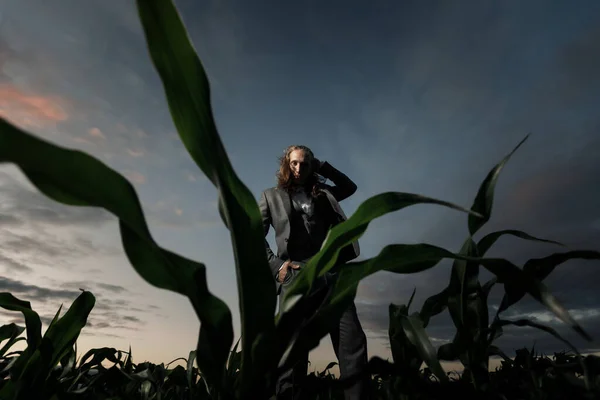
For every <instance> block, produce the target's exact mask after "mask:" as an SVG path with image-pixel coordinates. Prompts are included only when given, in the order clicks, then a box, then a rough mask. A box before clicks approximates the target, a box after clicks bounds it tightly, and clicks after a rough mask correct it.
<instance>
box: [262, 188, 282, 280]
mask: <svg viewBox="0 0 600 400" xmlns="http://www.w3.org/2000/svg"><path fill="white" fill-rule="evenodd" d="M258 208H259V209H260V215H261V217H262V224H263V230H264V232H265V250H266V252H267V260H268V261H269V267H271V273H272V274H273V277H274V278H275V280H277V275H278V274H279V269H280V268H281V266H282V265H283V263H284V262H285V261H284V260H282V259H280V258H278V257H277V256H276V255H275V254H274V253H273V250H271V247H270V246H269V242H268V241H267V239H266V236H267V234H268V233H269V227H270V226H271V225H272V223H273V221H272V219H271V210H270V209H269V203H268V202H267V197H266V196H265V192H262V194H261V195H260V199H259V201H258Z"/></svg>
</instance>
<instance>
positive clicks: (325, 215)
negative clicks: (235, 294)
mask: <svg viewBox="0 0 600 400" xmlns="http://www.w3.org/2000/svg"><path fill="white" fill-rule="evenodd" d="M279 161H280V167H279V171H278V172H277V186H276V187H273V188H270V189H267V190H265V191H264V192H263V193H262V194H261V197H260V200H259V202H258V204H259V208H260V211H261V214H262V221H263V227H264V231H265V236H266V235H267V233H268V232H269V226H273V228H274V229H275V238H276V243H277V255H275V254H274V253H273V251H272V250H271V248H270V247H269V243H268V242H267V240H266V239H265V248H266V251H267V256H268V260H269V265H270V267H271V271H272V273H273V277H274V279H275V280H276V281H277V290H278V294H279V296H280V298H279V309H280V310H281V306H282V299H283V296H284V294H285V291H286V288H287V287H289V285H290V284H291V283H292V282H293V280H294V278H295V276H296V275H297V274H298V273H301V269H302V267H303V266H304V264H305V263H306V262H307V261H308V259H310V258H311V257H312V256H314V255H315V254H316V253H317V252H318V251H319V250H320V248H321V245H322V243H323V241H324V240H325V237H326V235H327V232H328V230H329V229H330V228H331V227H332V226H334V225H335V224H337V223H339V222H341V221H343V220H345V215H344V212H343V211H342V209H341V207H340V205H339V203H338V202H340V201H342V200H344V199H346V198H348V197H349V196H351V195H352V194H354V192H355V191H356V184H354V182H352V180H350V179H349V178H348V177H347V176H346V175H344V174H343V173H341V172H340V171H338V170H337V169H335V168H334V167H332V166H331V165H330V164H329V163H327V162H320V161H319V160H318V159H316V158H315V157H314V155H313V153H312V151H311V150H310V149H309V148H308V147H306V146H299V145H294V146H290V147H288V148H287V149H286V150H285V152H284V155H283V156H282V157H281V158H280V159H279ZM319 175H321V176H322V177H324V178H328V179H330V180H331V181H332V182H333V183H334V184H335V186H330V185H326V184H325V183H324V181H325V180H324V179H323V178H321V176H319ZM358 255H359V248H358V243H353V244H352V245H349V246H346V247H345V248H344V249H342V251H341V252H340V256H339V259H338V263H337V264H336V266H338V265H341V264H343V263H344V262H346V261H349V260H351V259H354V258H356V257H358ZM329 276H330V277H331V276H333V277H334V279H335V272H334V273H333V274H330V275H329ZM329 284H331V282H329ZM330 336H331V342H332V344H333V348H334V351H335V354H336V356H337V358H338V361H339V366H340V372H341V378H344V377H352V376H355V375H357V374H360V373H362V372H364V371H365V370H366V366H367V340H366V336H365V333H364V331H363V329H362V327H361V324H360V321H359V320H358V316H357V313H356V306H355V305H354V303H352V304H351V306H350V307H349V308H348V309H347V310H346V311H345V312H344V314H343V315H342V317H341V318H340V321H339V323H335V324H334V328H333V329H332V331H330ZM307 370H308V353H306V357H302V359H301V360H299V361H298V363H297V364H296V365H295V366H294V367H293V368H292V369H291V370H289V371H287V372H286V373H284V374H282V375H281V376H280V377H279V379H278V381H277V385H276V395H277V398H278V399H282V398H301V396H302V395H301V393H302V382H303V380H304V378H305V377H306V375H307V372H308V371H307ZM344 394H345V398H346V400H350V399H364V398H366V397H367V378H366V377H365V378H364V379H361V380H358V381H357V382H356V383H355V384H353V385H352V386H351V387H349V388H347V389H345V391H344Z"/></svg>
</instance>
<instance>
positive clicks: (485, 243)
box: [477, 229, 564, 257]
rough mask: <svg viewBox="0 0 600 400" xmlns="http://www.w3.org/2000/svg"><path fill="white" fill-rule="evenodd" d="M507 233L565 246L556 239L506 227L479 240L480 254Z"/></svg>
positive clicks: (478, 248) (482, 254)
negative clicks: (539, 236) (544, 237)
mask: <svg viewBox="0 0 600 400" xmlns="http://www.w3.org/2000/svg"><path fill="white" fill-rule="evenodd" d="M505 235H511V236H515V237H518V238H521V239H525V240H532V241H534V242H542V243H550V244H555V245H557V246H564V244H562V243H560V242H556V241H554V240H548V239H541V238H538V237H535V236H531V235H530V234H528V233H526V232H523V231H519V230H516V229H506V230H502V231H496V232H491V233H488V234H487V235H485V236H484V237H483V238H481V240H479V242H477V251H478V252H479V256H480V257H483V256H484V255H485V253H487V252H488V250H489V249H490V248H491V247H492V246H493V245H494V243H496V241H497V240H498V239H500V238H501V237H502V236H505Z"/></svg>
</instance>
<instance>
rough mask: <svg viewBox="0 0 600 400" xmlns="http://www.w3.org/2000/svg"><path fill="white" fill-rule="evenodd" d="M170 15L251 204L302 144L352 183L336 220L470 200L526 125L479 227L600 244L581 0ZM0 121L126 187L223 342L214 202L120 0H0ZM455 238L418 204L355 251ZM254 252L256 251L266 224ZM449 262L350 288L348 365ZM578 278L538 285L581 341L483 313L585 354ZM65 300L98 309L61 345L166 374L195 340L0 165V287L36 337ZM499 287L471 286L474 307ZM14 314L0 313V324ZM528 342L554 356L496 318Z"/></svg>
mask: <svg viewBox="0 0 600 400" xmlns="http://www.w3.org/2000/svg"><path fill="white" fill-rule="evenodd" d="M175 3H176V5H177V7H178V9H179V11H180V13H181V15H182V17H183V20H184V22H185V24H186V26H187V29H188V32H189V34H190V37H191V40H192V41H193V43H194V46H195V48H196V50H197V52H198V54H199V56H200V58H201V60H202V62H203V64H204V66H205V68H206V72H207V75H208V78H209V81H210V84H211V90H212V105H213V112H214V116H215V119H216V123H217V127H218V130H219V133H220V136H221V139H222V141H223V143H224V146H225V148H226V150H227V152H228V154H229V156H230V160H231V162H232V165H233V167H234V169H235V171H236V173H237V174H238V176H239V177H240V178H241V179H242V181H243V182H244V183H245V184H246V185H247V187H248V188H249V189H250V190H251V191H252V193H253V194H255V197H256V198H257V199H258V197H259V196H260V193H261V191H262V190H264V189H266V188H268V187H272V186H274V185H275V171H276V169H277V167H278V165H277V157H279V156H280V155H281V153H282V151H283V149H284V148H285V147H286V146H288V145H290V144H304V145H307V146H309V147H310V148H311V149H312V150H313V151H314V153H315V155H316V157H318V158H319V159H321V160H326V161H328V162H329V163H330V164H331V165H333V166H334V167H336V168H337V169H339V170H340V171H342V172H344V173H345V174H347V175H348V176H349V177H350V178H351V179H352V180H353V181H354V182H355V183H356V184H357V185H358V190H357V192H356V193H355V194H354V195H353V196H352V197H350V198H348V199H347V200H344V201H343V202H342V203H341V206H342V207H343V208H344V210H345V212H346V214H347V215H351V214H352V213H353V212H354V211H355V210H356V209H357V207H358V206H359V205H360V204H361V203H362V202H364V201H365V200H366V199H368V198H369V197H371V196H374V195H376V194H379V193H382V192H386V191H399V192H411V193H418V194H423V195H427V196H431V197H436V198H439V199H443V200H447V201H451V202H454V203H456V204H459V205H462V206H465V207H470V206H471V204H472V201H473V199H474V197H475V194H476V192H477V189H478V187H479V185H480V183H481V181H482V180H483V179H484V178H485V176H486V174H487V173H488V171H489V170H490V169H491V168H492V167H493V166H494V165H495V164H496V163H497V162H498V161H500V159H502V157H504V155H506V154H507V153H508V152H510V151H511V150H512V148H513V147H514V146H515V145H516V144H517V143H518V142H519V141H520V140H521V139H522V138H523V137H525V135H527V134H528V133H531V137H530V138H529V140H528V141H527V142H526V143H525V144H524V145H523V146H522V147H521V148H520V149H519V150H518V152H517V153H516V154H515V155H514V156H513V158H512V159H511V160H510V162H509V163H508V165H507V166H506V168H505V169H504V170H503V172H502V175H501V177H500V179H499V182H498V186H497V191H496V198H495V202H494V210H493V213H492V218H491V220H490V222H489V224H488V225H486V226H485V227H484V228H483V229H482V231H481V234H485V233H488V232H492V231H494V230H498V229H509V228H510V229H521V230H524V231H526V232H528V233H530V234H532V235H536V236H541V237H545V238H549V239H553V240H558V241H561V242H563V243H565V244H566V245H568V246H569V248H572V249H589V250H600V209H599V208H598V204H600V185H599V184H598V183H600V182H599V178H598V174H597V172H598V171H600V157H599V156H598V155H599V154H600V114H599V113H597V112H596V109H597V105H598V104H600V28H599V27H600V23H599V22H600V3H599V2H594V1H581V2H576V3H573V2H568V1H553V2H547V1H528V2H519V1H503V2H491V1H462V2H444V1H438V2H432V1H427V2H423V1H419V2H417V1H402V2H391V1H378V0H374V1H371V2H369V3H366V2H359V1H329V2H322V1H312V0H307V1H303V2H285V4H283V3H282V2H278V1H258V0H257V1H252V2H250V1H241V0H239V1H226V0H207V1H192V0H186V1H183V0H179V1H175ZM594 104H596V106H594ZM0 116H2V117H3V118H5V119H7V120H8V121H11V122H12V123H14V124H16V125H18V126H19V127H22V128H24V129H26V130H27V131H29V132H31V133H33V134H35V135H36V136H38V137H41V138H44V139H46V140H50V141H52V142H53V143H56V144H59V145H61V146H65V147H68V148H72V149H79V150H83V151H86V152H88V153H89V154H91V155H93V156H94V157H97V158H98V159H100V160H101V161H103V162H104V163H106V164H107V165H109V166H110V167H111V168H113V169H115V170H117V171H119V172H120V173H121V174H123V175H124V176H125V177H127V178H128V179H129V180H130V181H131V183H132V184H133V185H134V187H135V190H136V191H137V194H138V196H139V197H140V200H141V203H142V207H143V210H144V212H145V214H146V216H147V219H148V223H149V226H150V230H151V233H152V235H153V236H154V237H155V239H156V241H157V242H158V243H160V244H161V246H163V247H165V248H168V249H169V250H171V251H174V252H176V253H178V254H181V255H184V256H186V257H188V258H191V259H194V260H197V261H200V262H202V263H204V264H205V265H206V267H207V279H208V284H209V288H210V290H211V291H212V292H213V293H214V294H216V295H217V296H218V297H220V298H221V299H223V300H224V301H225V302H226V303H227V304H228V305H229V307H230V308H231V310H232V313H233V321H234V329H235V337H236V338H237V337H239V334H240V324H239V311H238V310H239V309H238V298H237V289H236V280H235V279H236V278H235V272H234V259H233V253H232V247H231V242H230V238H229V232H228V231H227V229H226V228H225V226H224V225H223V223H222V222H221V220H220V218H219V214H218V209H217V190H216V189H215V187H214V186H212V184H211V183H210V182H209V181H208V180H207V179H206V177H205V176H204V175H203V173H202V171H201V170H200V169H199V168H198V167H197V166H196V165H195V164H194V162H193V161H192V160H191V158H190V157H189V155H188V154H187V153H186V151H185V148H184V147H183V145H182V144H181V142H180V141H179V139H178V136H177V134H176V131H175V128H174V125H173V123H172V120H171V118H170V114H169V111H168V107H167V104H166V100H165V96H164V93H163V89H162V85H161V82H160V79H159V77H158V75H157V73H156V71H155V69H154V67H153V66H152V63H151V61H150V58H149V55H148V52H147V48H146V45H145V40H144V36H143V32H142V29H141V25H140V22H139V20H138V18H137V13H136V8H135V2H134V1H133V0H86V1H79V0H55V1H52V2H48V1H45V0H0ZM90 184H94V183H93V182H90ZM481 234H478V237H481ZM466 236H467V218H466V215H465V214H463V213H460V212H458V211H455V210H449V209H445V208H441V207H438V206H433V205H420V206H415V207H410V208H407V209H404V210H401V211H398V212H396V213H393V214H389V215H386V216H384V217H381V218H379V219H377V220H375V221H373V222H372V223H371V224H370V226H369V228H368V230H367V232H366V233H365V235H364V236H363V237H362V238H361V239H360V244H361V250H362V257H363V258H370V257H373V256H375V255H377V254H378V253H379V251H380V250H381V249H382V248H383V247H385V246H386V245H388V244H392V243H421V242H423V243H430V244H435V245H438V246H442V247H445V248H446V249H448V250H453V251H458V250H459V248H460V246H461V244H462V242H463V241H464V239H465V238H466ZM268 240H269V242H270V243H271V246H272V248H273V249H275V247H274V240H273V231H272V229H271V231H270V233H269V235H268ZM559 251H564V249H561V248H559V247H556V246H552V245H546V244H539V243H533V242H524V241H522V240H520V239H515V238H503V239H501V240H500V241H499V242H498V243H497V245H496V246H495V247H494V248H493V249H492V250H491V251H490V252H489V255H490V256H494V257H504V258H507V259H509V260H511V261H513V262H515V263H517V264H518V265H522V264H523V263H524V262H525V261H526V260H528V259H529V258H532V257H541V256H545V255H549V254H551V253H553V252H559ZM450 266H451V263H450V262H447V261H445V262H442V263H440V264H439V265H438V266H436V267H435V268H433V269H431V270H428V271H426V272H422V273H419V274H414V275H397V274H392V273H388V272H378V273H376V274H374V275H372V276H370V277H368V278H366V279H365V280H363V281H362V282H361V285H360V287H359V290H358V294H357V297H356V300H355V302H356V305H357V309H358V314H359V317H360V320H361V323H362V325H363V328H364V329H365V332H366V334H367V337H368V349H369V357H372V356H380V357H383V358H391V352H390V350H389V340H388V336H387V335H388V322H389V321H388V305H389V304H390V303H394V304H406V303H407V301H408V299H409V297H410V295H411V293H412V291H413V289H416V295H415V299H414V302H413V304H414V306H413V308H412V309H411V310H417V309H419V308H420V307H421V305H422V303H423V301H424V300H425V299H426V298H427V297H429V296H431V295H433V294H435V293H437V292H439V291H440V290H442V289H443V288H444V287H445V286H446V285H447V283H448V280H449V273H450ZM598 266H599V263H598V262H593V261H577V260H574V261H569V262H567V263H565V264H563V265H561V266H560V267H559V268H557V269H556V271H555V272H554V273H553V274H552V275H551V276H550V277H549V278H548V279H547V280H546V281H545V283H546V284H547V285H548V287H549V288H550V289H551V290H552V292H553V293H554V294H555V295H557V297H558V298H559V300H560V301H562V302H563V304H564V305H565V306H566V307H567V308H568V309H569V310H570V311H571V312H572V315H573V316H575V318H577V320H578V321H579V322H580V323H581V324H582V325H583V327H584V328H585V329H586V330H587V331H588V332H589V333H590V334H591V335H592V336H593V337H594V338H595V339H596V341H595V342H593V343H589V342H585V341H583V340H581V339H579V338H578V337H577V336H575V335H574V334H573V333H572V332H571V331H570V330H569V329H566V328H565V327H564V326H563V325H562V324H561V323H560V322H559V321H557V320H556V319H555V318H554V317H553V316H552V315H551V314H550V313H549V312H548V311H547V310H545V309H544V308H543V307H542V306H541V305H539V304H538V303H536V302H535V301H533V300H531V298H530V297H526V298H524V299H523V300H522V301H521V302H519V303H518V304H517V305H515V306H513V307H512V308H511V309H510V310H508V311H507V312H506V313H505V314H504V317H506V318H512V319H518V318H530V319H532V320H534V321H537V322H543V323H545V324H548V325H549V326H551V327H554V328H556V329H557V330H558V331H559V332H561V333H564V334H565V337H567V338H569V339H571V340H573V343H574V344H576V345H577V346H578V348H579V349H580V351H582V352H596V351H599V349H600V344H598V343H599V341H598V338H600V291H598V290H597V289H598V286H597V283H594V282H597V281H595V280H594V278H593V273H594V270H595V269H596V268H597V267H598ZM481 275H482V281H484V280H486V278H488V277H489V276H490V275H489V274H488V273H487V272H485V271H483V272H482V274H481ZM80 288H83V289H86V290H90V291H92V292H93V293H94V295H95V296H96V297H97V302H96V306H95V308H94V309H93V311H92V312H91V314H90V318H89V322H90V323H89V324H88V326H86V327H85V328H84V329H83V331H82V334H81V336H80V339H79V341H78V348H79V351H80V352H83V351H85V350H86V349H89V348H93V347H115V348H118V349H122V350H127V349H128V347H129V345H131V347H132V351H133V358H134V362H142V361H145V360H148V361H151V362H154V363H161V362H164V363H167V362H169V361H171V360H174V359H176V358H177V357H187V355H188V353H189V351H191V350H193V349H194V347H195V345H196V340H197V334H198V327H199V322H198V320H197V318H196V316H195V313H194V311H193V309H192V307H191V305H190V304H189V301H188V300H187V299H186V298H185V297H183V296H181V295H179V294H175V293H172V292H168V291H165V290H162V289H158V288H155V287H153V286H151V285H149V284H148V283H147V282H145V281H144V280H143V279H142V278H141V277H140V276H139V275H137V273H136V272H135V271H134V269H133V268H132V267H131V266H130V264H129V262H128V260H127V258H126V256H125V253H124V251H123V249H122V245H121V242H120V237H119V233H118V224H117V219H116V217H114V216H113V215H111V214H109V213H108V212H105V211H104V210H101V209H96V208H79V207H69V206H64V205H61V204H59V203H56V202H54V201H52V200H50V199H48V198H46V197H44V196H43V195H42V194H40V193H39V192H38V191H37V190H36V189H35V188H34V187H33V185H31V184H30V183H29V181H28V180H27V179H26V178H25V177H24V175H23V174H22V173H21V172H20V171H19V170H18V169H17V168H16V167H15V166H14V165H11V164H2V165H0V292H5V291H8V292H11V293H13V294H14V295H15V296H17V297H18V298H20V299H23V300H27V301H30V302H31V305H32V307H33V309H34V310H36V311H38V312H39V313H40V315H41V317H42V321H43V325H44V329H45V327H47V324H48V323H49V321H50V320H51V319H52V317H53V316H54V313H56V311H57V310H58V307H59V306H60V305H61V304H63V305H64V308H65V309H66V307H68V306H69V305H70V304H71V303H72V302H73V300H75V298H76V297H77V296H78V295H79V293H80V291H79V289H80ZM502 294H503V288H502V287H501V286H497V287H495V288H494V289H493V290H492V293H491V295H490V307H492V308H491V312H493V307H494V306H497V305H498V304H499V301H500V299H501V297H502ZM446 314H447V313H444V314H442V315H439V316H437V317H435V318H434V319H433V320H432V322H431V324H430V326H429V327H428V332H429V334H430V335H431V337H432V340H433V343H434V345H436V346H437V345H440V344H443V343H447V342H448V341H449V340H451V339H452V337H453V335H454V328H453V325H452V322H451V320H450V318H449V317H448V316H447V315H446ZM21 321H22V319H21V317H20V315H18V314H17V313H14V312H8V311H4V310H0V324H5V323H10V322H19V323H22V322H21ZM534 344H535V347H536V349H537V350H538V351H542V352H546V353H549V354H551V353H552V352H554V351H560V350H563V349H564V346H563V345H562V343H560V342H558V341H557V340H556V339H554V338H552V337H550V336H549V335H547V334H545V333H543V332H542V333H540V332H538V331H535V330H532V329H529V328H517V327H514V328H507V329H506V330H505V334H504V336H503V337H501V338H500V339H499V340H498V345H499V346H500V347H501V348H502V349H504V350H505V351H507V352H508V353H509V354H514V350H515V349H517V348H522V347H524V346H527V347H531V346H533V345H534ZM310 359H311V370H312V369H315V368H316V369H322V368H323V367H324V366H325V365H326V364H327V363H328V362H329V361H335V355H334V353H333V351H332V349H331V342H330V340H329V338H328V337H326V338H324V339H323V340H322V342H321V345H320V346H319V347H318V348H317V349H315V350H314V351H313V352H312V353H311V356H310Z"/></svg>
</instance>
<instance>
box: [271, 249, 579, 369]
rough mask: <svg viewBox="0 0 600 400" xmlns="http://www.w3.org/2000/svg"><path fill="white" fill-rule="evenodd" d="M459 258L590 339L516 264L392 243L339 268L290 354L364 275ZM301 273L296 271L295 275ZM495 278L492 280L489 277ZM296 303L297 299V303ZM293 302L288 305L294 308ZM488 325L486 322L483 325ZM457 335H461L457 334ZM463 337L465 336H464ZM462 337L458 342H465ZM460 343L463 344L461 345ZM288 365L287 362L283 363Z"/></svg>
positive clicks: (311, 340) (304, 346)
mask: <svg viewBox="0 0 600 400" xmlns="http://www.w3.org/2000/svg"><path fill="white" fill-rule="evenodd" d="M444 258H450V259H458V260H465V261H469V262H474V263H478V264H480V265H482V266H483V267H484V268H486V269H487V270H488V271H490V272H491V273H493V274H494V275H496V278H497V280H498V282H500V283H506V282H520V283H521V285H520V287H522V288H523V289H524V290H526V291H527V293H529V294H530V295H531V296H532V297H533V298H534V299H535V300H537V301H538V302H540V303H541V304H543V305H545V306H546V307H547V308H548V309H549V310H550V311H551V312H553V313H554V314H555V315H556V316H557V317H558V318H560V319H561V320H562V321H563V322H565V323H566V324H568V325H569V326H570V327H571V328H572V329H574V330H575V331H576V332H577V333H579V334H580V335H581V336H583V337H584V338H585V339H587V340H591V338H590V336H589V335H588V334H587V333H586V332H585V330H584V329H583V328H582V327H581V326H580V325H579V324H578V323H577V322H576V321H575V320H574V319H573V318H572V316H571V315H570V314H569V313H568V311H567V310H566V309H565V307H564V306H563V305H562V304H560V303H559V301H558V300H557V299H556V298H555V297H554V295H552V294H551V293H550V292H549V291H548V289H547V288H546V286H545V285H544V284H543V283H542V282H540V281H539V280H537V279H535V278H534V277H531V276H530V275H528V274H527V273H525V272H523V271H522V270H521V269H520V268H518V267H517V266H516V265H514V264H512V263H511V262H510V261H507V260H504V259H494V258H489V259H486V258H473V257H467V256H464V255H461V254H454V253H452V252H450V251H448V250H445V249H443V248H441V247H437V246H433V245H429V244H414V245H407V244H393V245H389V246H386V247H384V248H383V249H382V251H381V252H380V254H379V255H378V256H376V257H374V258H371V259H368V260H364V261H360V262H351V263H348V264H345V265H344V266H343V267H342V268H341V269H340V272H339V276H338V278H337V282H336V283H335V285H334V286H333V289H332V290H331V292H330V294H329V296H328V298H327V300H326V302H325V304H323V305H321V306H320V309H319V311H318V312H317V313H316V314H315V315H313V316H312V317H311V318H310V319H309V320H307V321H306V322H304V323H303V326H302V327H301V330H302V332H303V333H299V334H298V339H297V340H296V341H295V342H294V343H292V344H291V345H290V346H291V347H292V350H290V351H289V354H290V356H288V357H287V358H290V357H292V355H293V354H300V353H301V352H302V351H306V350H311V349H312V348H314V347H312V346H315V347H316V345H318V343H319V342H318V339H320V338H321V337H323V336H324V335H325V334H326V333H327V328H328V327H329V326H330V324H331V321H337V320H339V318H340V316H341V315H342V313H343V311H344V310H345V309H346V308H347V307H348V306H349V305H350V304H351V302H352V301H353V300H354V297H355V296H356V291H357V288H358V284H359V283H360V281H361V280H362V279H364V278H365V277H366V276H368V275H370V274H373V273H375V272H377V271H380V270H386V271H390V272H395V273H416V272H420V271H423V270H426V269H429V268H432V267H434V266H435V265H437V264H438V263H439V262H440V261H441V260H442V259H444ZM302 275H303V273H300V274H298V278H297V279H300V277H301V276H302ZM492 282H495V281H492ZM491 285H492V283H489V284H487V285H486V290H489V288H491ZM297 304H298V303H297ZM295 307H296V305H294V306H293V307H291V308H290V311H286V313H287V312H290V313H292V312H294V311H295ZM286 313H284V314H283V315H282V317H281V318H280V320H279V321H278V330H279V328H280V324H283V322H282V321H285V319H284V317H285V314H286ZM485 328H486V329H487V325H486V327H485ZM278 336H279V335H278ZM459 337H462V336H461V335H459ZM480 339H481V340H482V342H484V341H485V334H483V332H481V334H480ZM464 340H466V339H464ZM464 340H461V341H460V342H461V344H462V343H465V342H464ZM460 347H461V348H462V347H463V346H462V345H461V346H460ZM286 365H287V364H286Z"/></svg>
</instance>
